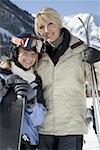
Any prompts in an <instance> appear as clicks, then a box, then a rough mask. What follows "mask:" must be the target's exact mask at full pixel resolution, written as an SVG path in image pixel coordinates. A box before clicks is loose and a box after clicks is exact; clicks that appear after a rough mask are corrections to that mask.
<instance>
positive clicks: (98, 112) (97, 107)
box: [78, 14, 100, 146]
mask: <svg viewBox="0 0 100 150" xmlns="http://www.w3.org/2000/svg"><path fill="white" fill-rule="evenodd" d="M91 16H92V14H90V15H89V17H88V20H87V24H86V25H85V24H84V22H83V21H82V19H81V18H78V19H79V20H80V21H81V23H82V25H83V27H84V29H85V33H86V40H87V47H90V40H89V21H90V18H91ZM90 73H91V89H92V98H93V109H94V118H95V120H94V121H95V126H96V133H97V138H98V142H99V146H100V97H99V93H98V88H97V82H96V73H95V69H94V65H91V70H90Z"/></svg>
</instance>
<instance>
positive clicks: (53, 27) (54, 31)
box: [38, 20, 60, 43]
mask: <svg viewBox="0 0 100 150" xmlns="http://www.w3.org/2000/svg"><path fill="white" fill-rule="evenodd" d="M38 32H39V34H40V35H41V36H42V37H43V38H44V39H45V40H46V41H48V42H49V43H52V42H55V41H56V40H58V38H59V37H60V27H59V25H58V24H57V23H56V22H55V23H53V22H46V21H42V20H41V22H40V23H39V25H38Z"/></svg>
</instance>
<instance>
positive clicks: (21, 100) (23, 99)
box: [17, 95, 26, 150]
mask: <svg viewBox="0 0 100 150" xmlns="http://www.w3.org/2000/svg"><path fill="white" fill-rule="evenodd" d="M25 100H26V98H25V97H22V96H21V95H17V101H19V102H20V103H22V111H21V120H20V122H21V126H20V134H19V139H18V149H17V150H20V145H21V136H22V129H23V120H24V111H25Z"/></svg>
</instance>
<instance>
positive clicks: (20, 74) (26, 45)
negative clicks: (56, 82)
mask: <svg viewBox="0 0 100 150" xmlns="http://www.w3.org/2000/svg"><path fill="white" fill-rule="evenodd" d="M41 46H42V43H41V41H40V40H39V39H38V38H37V37H36V36H34V35H31V34H26V33H25V34H21V35H18V36H17V37H13V38H12V46H11V51H12V60H9V58H8V57H6V60H5V59H3V58H5V57H2V58H1V61H0V68H1V70H0V78H1V84H0V98H1V99H0V101H1V105H0V106H1V108H3V106H4V105H5V104H6V103H7V104H9V106H8V107H9V109H6V111H7V110H11V107H12V105H13V101H16V97H19V95H21V96H22V97H23V98H25V99H26V106H25V112H24V121H23V128H22V140H21V147H20V149H21V150H35V149H36V148H37V146H38V142H39V139H38V128H37V127H38V126H39V125H41V124H42V123H43V121H44V118H45V115H46V109H45V102H44V99H43V95H42V82H41V78H40V77H39V76H38V74H37V72H36V71H35V66H36V63H37V60H38V51H39V50H40V49H39V48H41ZM7 59H8V60H7ZM8 96H9V97H8ZM8 114H10V112H8ZM13 117H14V116H13ZM8 118H9V117H8ZM16 123H17V122H16ZM11 135H12V133H11ZM2 138H3V137H2ZM11 140H12V142H13V139H12V137H10V141H11ZM8 141H9V139H8ZM8 141H7V142H8ZM10 141H9V142H8V144H9V143H10ZM6 144H7V143H6V140H5V146H7V145H6ZM8 147H9V145H8ZM8 147H6V149H7V148H8ZM10 148H12V149H14V147H10Z"/></svg>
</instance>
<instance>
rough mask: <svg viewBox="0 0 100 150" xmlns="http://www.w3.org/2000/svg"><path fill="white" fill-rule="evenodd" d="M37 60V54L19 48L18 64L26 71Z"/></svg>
mask: <svg viewBox="0 0 100 150" xmlns="http://www.w3.org/2000/svg"><path fill="white" fill-rule="evenodd" d="M36 59H37V54H36V53H35V52H34V51H27V50H24V49H23V48H19V55H18V62H19V63H20V64H21V65H22V66H23V67H24V68H26V69H29V68H31V67H32V66H33V65H34V64H35V62H36Z"/></svg>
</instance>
